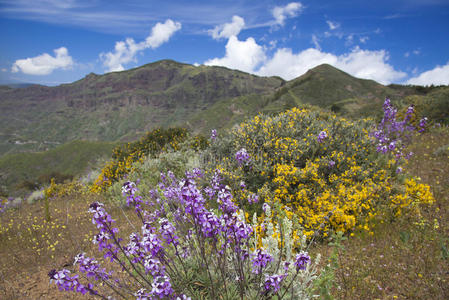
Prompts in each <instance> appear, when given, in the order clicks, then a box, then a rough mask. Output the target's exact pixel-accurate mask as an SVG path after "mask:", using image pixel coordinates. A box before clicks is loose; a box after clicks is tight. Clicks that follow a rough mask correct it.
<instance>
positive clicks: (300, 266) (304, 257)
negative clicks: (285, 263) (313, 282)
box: [294, 251, 310, 271]
mask: <svg viewBox="0 0 449 300" xmlns="http://www.w3.org/2000/svg"><path fill="white" fill-rule="evenodd" d="M309 262H310V256H309V255H308V254H307V252H302V251H301V253H299V254H296V259H295V262H294V265H295V267H296V270H297V271H298V270H305V269H306V266H307V264H308V263H309Z"/></svg>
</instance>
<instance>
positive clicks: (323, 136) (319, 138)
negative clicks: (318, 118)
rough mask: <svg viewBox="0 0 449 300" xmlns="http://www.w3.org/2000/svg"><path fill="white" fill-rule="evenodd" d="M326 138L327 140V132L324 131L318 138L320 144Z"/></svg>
mask: <svg viewBox="0 0 449 300" xmlns="http://www.w3.org/2000/svg"><path fill="white" fill-rule="evenodd" d="M326 138H327V132H326V131H324V130H323V131H321V132H320V133H319V134H318V137H317V140H318V143H321V142H323V141H324V140H325V139H326Z"/></svg>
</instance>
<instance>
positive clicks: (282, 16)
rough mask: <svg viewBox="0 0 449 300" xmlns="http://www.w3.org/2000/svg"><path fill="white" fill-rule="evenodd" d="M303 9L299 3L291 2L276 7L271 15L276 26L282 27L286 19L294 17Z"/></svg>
mask: <svg viewBox="0 0 449 300" xmlns="http://www.w3.org/2000/svg"><path fill="white" fill-rule="evenodd" d="M302 8H303V5H302V4H301V3H300V2H291V3H289V4H287V5H286V6H276V7H275V8H274V9H273V11H272V13H273V17H274V18H275V20H276V24H279V25H281V26H284V24H285V20H286V19H287V18H292V17H295V16H296V15H297V14H298V13H299V12H300V11H301V10H302Z"/></svg>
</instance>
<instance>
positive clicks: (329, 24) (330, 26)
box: [326, 21, 340, 30]
mask: <svg viewBox="0 0 449 300" xmlns="http://www.w3.org/2000/svg"><path fill="white" fill-rule="evenodd" d="M326 23H327V25H328V26H329V29H330V30H335V29H337V28H339V27H340V24H339V23H337V22H332V21H326Z"/></svg>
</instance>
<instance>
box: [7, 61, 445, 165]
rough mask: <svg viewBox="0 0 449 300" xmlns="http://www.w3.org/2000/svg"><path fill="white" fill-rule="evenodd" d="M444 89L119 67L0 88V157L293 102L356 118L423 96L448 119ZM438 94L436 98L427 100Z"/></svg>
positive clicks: (174, 66)
mask: <svg viewBox="0 0 449 300" xmlns="http://www.w3.org/2000/svg"><path fill="white" fill-rule="evenodd" d="M445 88H447V87H429V88H427V87H417V86H401V85H390V86H384V85H381V84H379V83H377V82H375V81H372V80H364V79H358V78H355V77H353V76H351V75H349V74H347V73H345V72H343V71H341V70H338V69H336V68H334V67H332V66H330V65H326V64H324V65H320V66H317V67H316V68H313V69H311V70H309V71H308V72H307V73H305V74H304V75H302V76H300V77H298V78H296V79H294V80H291V81H288V82H286V81H284V80H282V79H281V78H279V77H258V76H255V75H251V74H248V73H244V72H240V71H236V70H230V69H227V68H223V67H211V66H198V67H195V66H192V65H187V64H181V63H178V62H175V61H171V60H162V61H158V62H155V63H152V64H147V65H144V66H142V67H139V68H135V69H131V70H127V71H123V72H114V73H108V74H105V75H96V74H89V75H87V76H86V77H85V78H83V79H81V80H79V81H76V82H74V83H71V84H64V85H60V86H57V87H47V86H39V85H33V86H30V87H26V88H21V89H12V88H10V87H2V88H0V156H1V155H3V154H5V153H17V152H24V151H43V150H46V149H52V148H54V147H56V146H57V145H60V144H64V143H66V142H69V141H73V140H80V139H82V140H91V141H117V140H121V141H131V140H134V139H136V138H137V137H139V136H141V135H142V134H143V133H145V132H146V131H150V130H152V129H154V128H156V127H169V126H186V127H189V129H191V130H193V131H194V132H203V133H207V132H209V131H210V129H212V128H217V129H221V128H229V127H231V126H233V125H234V124H236V123H239V122H241V121H243V120H244V119H245V118H247V117H250V116H253V115H255V114H257V113H259V112H264V113H277V112H280V111H283V110H285V109H288V108H291V107H294V106H298V105H315V106H319V107H321V108H325V109H329V110H332V111H334V112H336V113H338V114H342V115H345V116H347V117H353V118H359V117H365V116H376V114H381V109H380V108H381V106H382V103H383V101H384V99H385V97H390V98H391V99H392V100H393V101H394V102H396V103H402V104H404V103H408V102H410V103H411V102H413V101H414V100H413V99H415V100H416V101H418V99H421V100H419V101H421V102H423V103H424V102H425V103H427V104H425V105H424V104H423V105H424V106H426V109H427V110H432V113H431V114H429V116H434V115H435V116H437V117H438V118H439V119H441V120H445V119H447V114H444V113H442V112H441V113H438V111H445V110H444V109H445V108H447V104H446V103H447V92H445ZM446 91H447V90H446ZM435 97H436V98H437V99H439V100H438V101H437V102H435V101H432V100H431V99H433V98H435ZM404 105H405V104H404ZM423 105H422V106H423ZM446 111H447V110H446ZM373 114H374V115H373ZM0 171H1V170H0Z"/></svg>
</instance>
